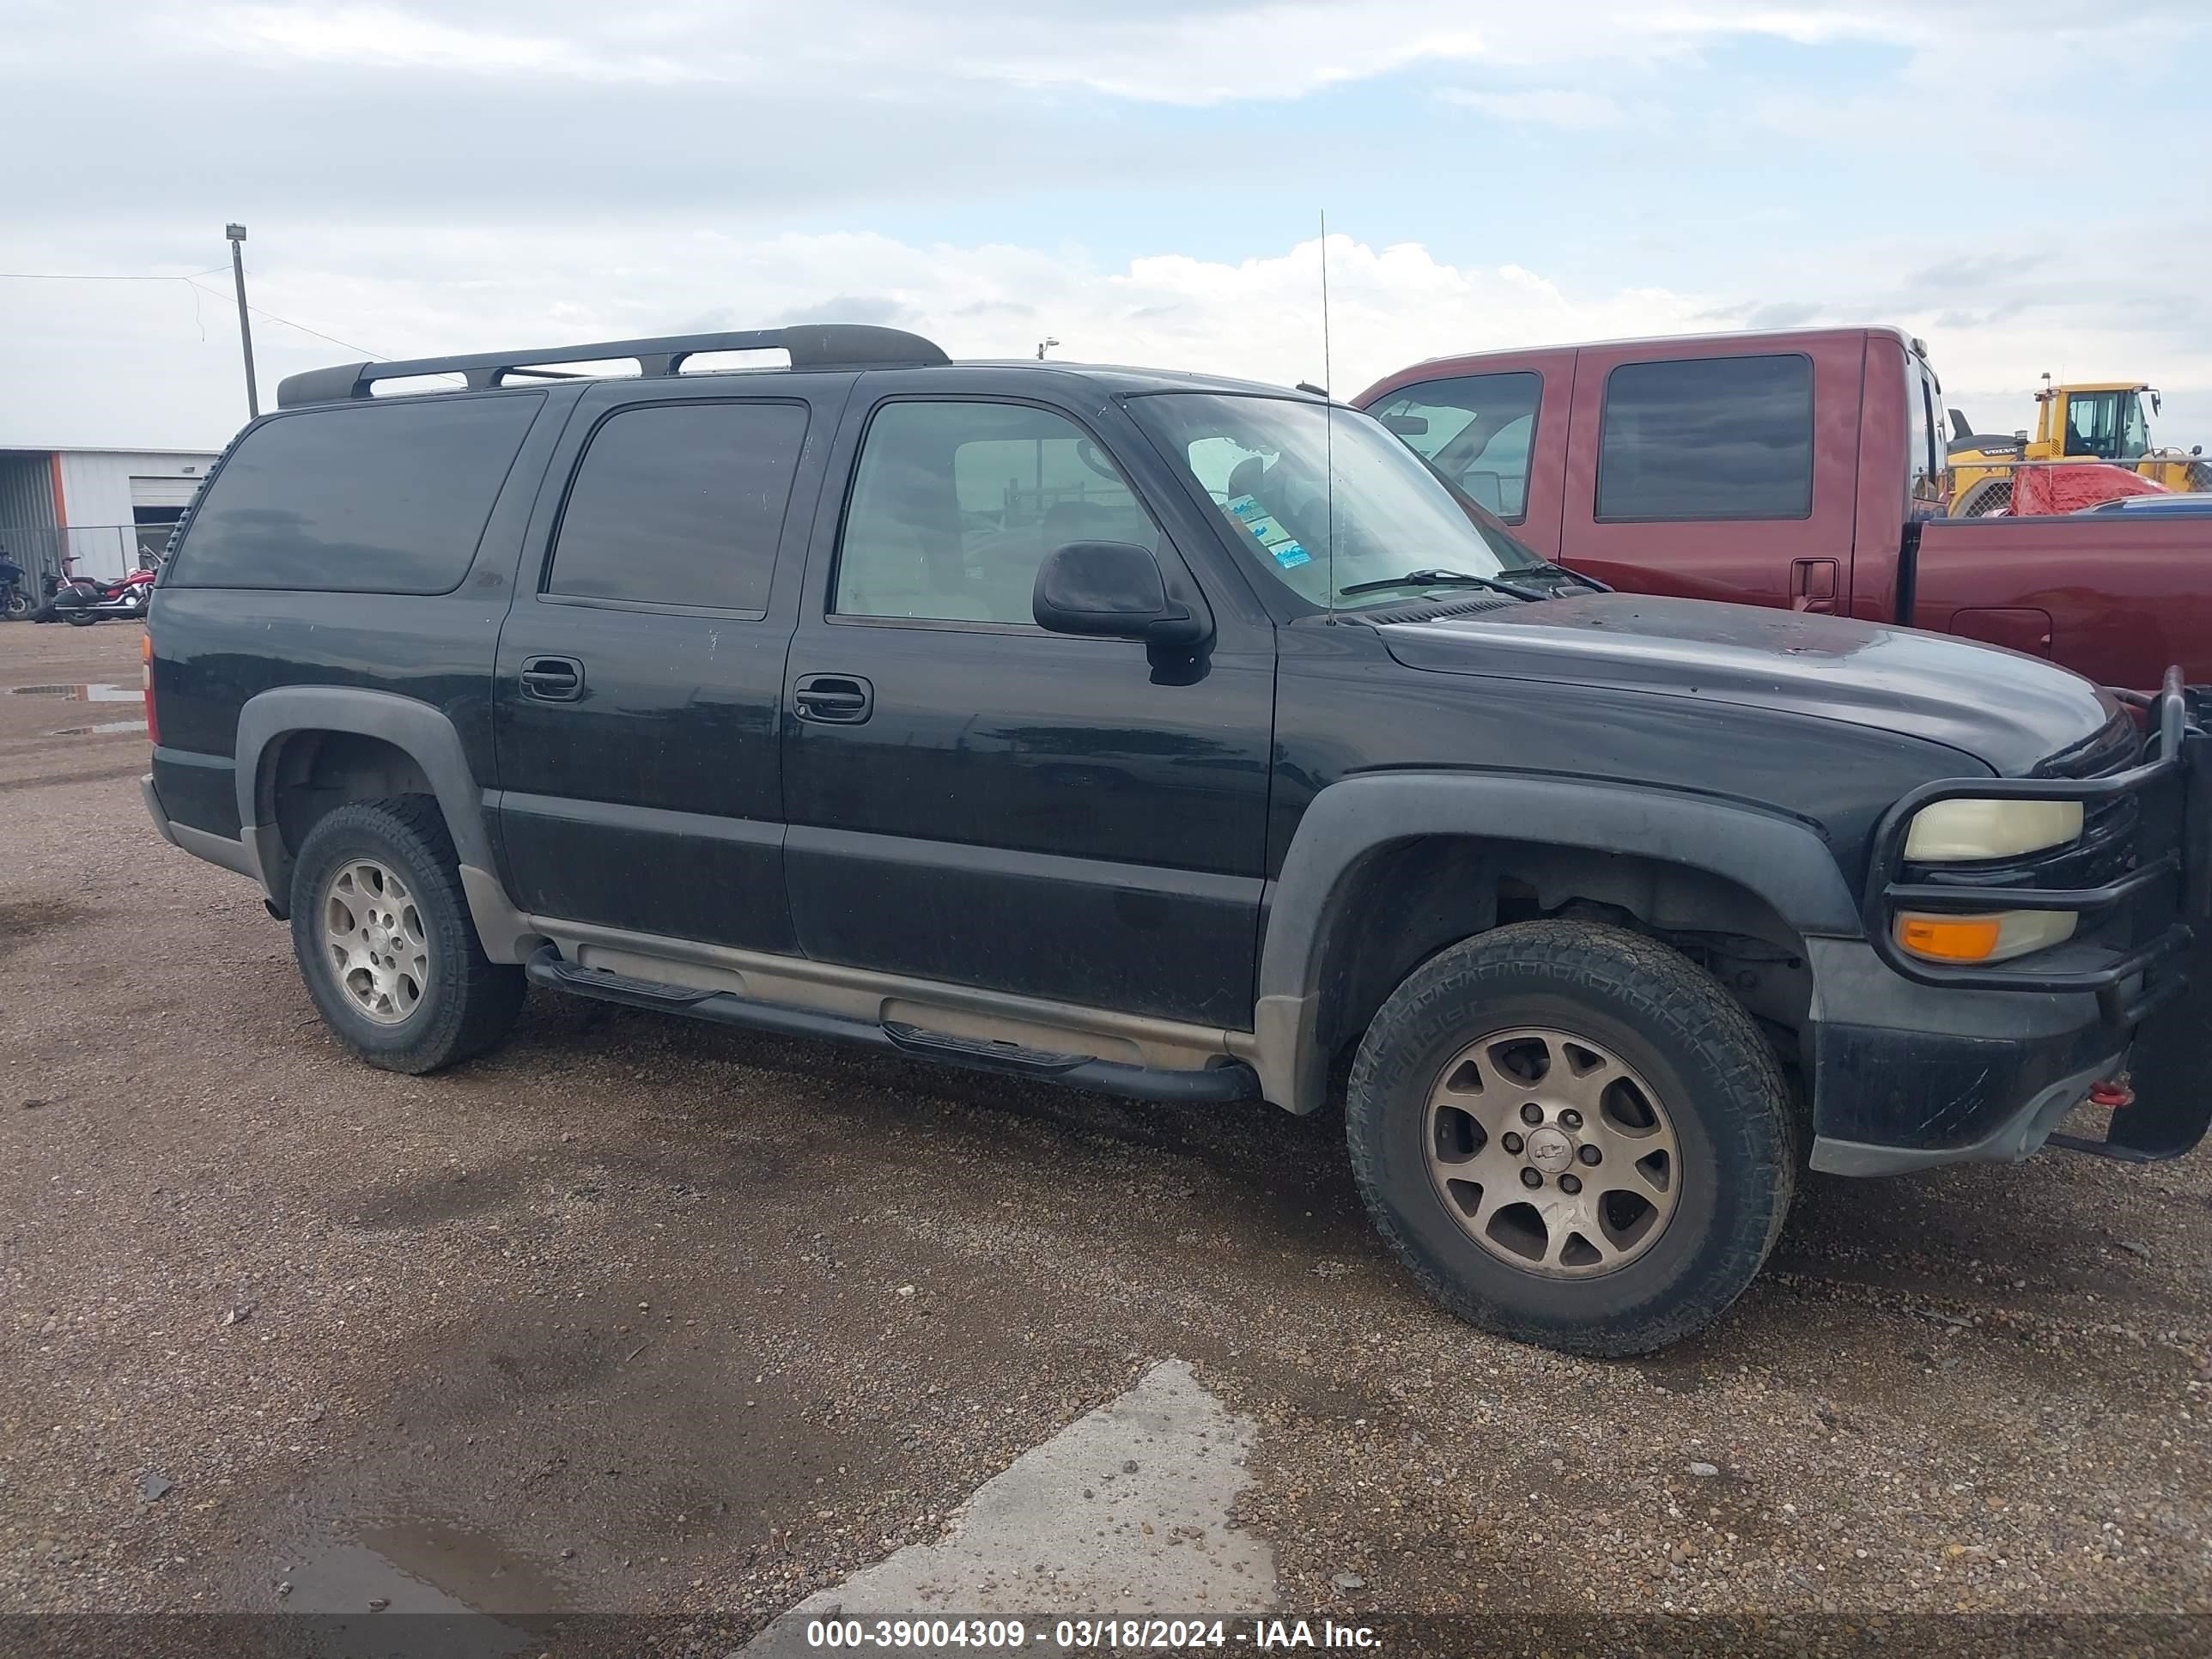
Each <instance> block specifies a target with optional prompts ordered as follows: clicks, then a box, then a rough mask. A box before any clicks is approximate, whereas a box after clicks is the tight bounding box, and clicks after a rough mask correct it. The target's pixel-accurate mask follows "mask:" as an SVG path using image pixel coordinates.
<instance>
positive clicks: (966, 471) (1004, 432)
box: [836, 400, 1159, 624]
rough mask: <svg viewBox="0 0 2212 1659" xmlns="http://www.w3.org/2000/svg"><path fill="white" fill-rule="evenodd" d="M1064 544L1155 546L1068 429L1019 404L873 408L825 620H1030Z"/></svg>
mask: <svg viewBox="0 0 2212 1659" xmlns="http://www.w3.org/2000/svg"><path fill="white" fill-rule="evenodd" d="M1067 542H1134V543H1136V544H1139V545H1140V546H1144V547H1149V548H1151V549H1152V550H1153V551H1155V552H1157V551H1158V550H1159V532H1158V529H1157V528H1156V527H1155V526H1154V525H1153V523H1152V519H1151V518H1150V516H1148V515H1147V514H1146V511H1145V509H1144V507H1142V506H1140V505H1139V503H1138V501H1137V498H1136V495H1135V494H1134V493H1133V491H1132V490H1131V489H1130V488H1129V485H1128V483H1127V480H1125V479H1124V478H1123V477H1121V472H1120V471H1119V470H1118V469H1116V468H1115V465H1114V464H1113V462H1111V461H1109V459H1106V456H1105V454H1104V453H1103V451H1101V450H1100V449H1099V448H1098V447H1097V445H1096V444H1095V443H1093V442H1092V441H1091V438H1090V437H1089V435H1087V434H1085V432H1084V431H1083V429H1082V428H1080V427H1079V426H1077V425H1076V424H1075V423H1074V422H1072V421H1070V420H1068V419H1066V417H1065V416H1060V415H1055V414H1054V413H1052V412H1051V411H1050V410H1043V409H1035V408H1031V407H1030V406H1029V405H1027V404H997V403H951V402H942V403H934V402H924V401H921V400H907V401H900V402H895V403H890V404H884V407H883V408H882V409H880V410H878V411H877V412H876V416H875V418H874V419H873V420H872V421H871V422H869V423H868V433H867V437H866V441H864V442H863V443H862V445H861V448H860V466H859V468H858V470H857V471H856V472H855V474H854V482H853V499H852V502H851V504H850V506H848V507H847V509H846V513H845V528H844V533H843V536H842V539H841V540H840V543H839V545H838V552H837V582H836V610H837V611H838V613H839V614H840V615H842V616H848V617H914V618H917V619H927V620H935V621H941V622H986V623H1030V624H1033V623H1034V622H1035V617H1034V614H1033V613H1032V611H1030V595H1031V592H1032V591H1033V590H1034V588H1035V587H1036V569H1037V566H1038V565H1039V564H1040V563H1041V562H1042V561H1043V559H1044V556H1045V555H1046V554H1047V553H1048V552H1050V551H1051V550H1053V549H1054V548H1055V547H1059V546H1060V545H1062V544H1064V543H1067Z"/></svg>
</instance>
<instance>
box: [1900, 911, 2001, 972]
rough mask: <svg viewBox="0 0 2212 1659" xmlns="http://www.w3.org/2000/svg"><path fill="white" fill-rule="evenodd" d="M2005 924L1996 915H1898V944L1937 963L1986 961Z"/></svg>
mask: <svg viewBox="0 0 2212 1659" xmlns="http://www.w3.org/2000/svg"><path fill="white" fill-rule="evenodd" d="M2003 931H2004V927H2003V924H2002V922H2000V921H1998V920H1997V918H1996V917H1995V916H1899V918H1898V919H1897V942H1898V943H1899V945H1903V946H1904V947H1905V949H1906V950H1908V951H1911V952H1912V954H1913V955H1914V956H1916V957H1928V958H1929V959H1930V960H1931V961H1935V962H1987V961H1988V960H1989V959H1990V957H1992V956H1994V955H1996V948H1997V939H1998V937H1999V936H2000V935H2001V934H2002V933H2003Z"/></svg>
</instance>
